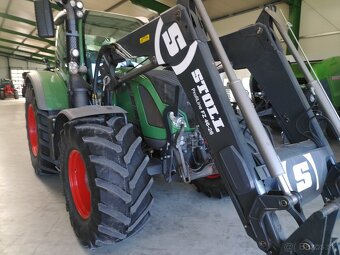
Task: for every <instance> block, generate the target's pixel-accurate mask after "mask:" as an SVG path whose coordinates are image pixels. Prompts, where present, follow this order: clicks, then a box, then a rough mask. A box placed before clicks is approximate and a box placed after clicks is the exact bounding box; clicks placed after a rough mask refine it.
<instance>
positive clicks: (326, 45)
mask: <svg viewBox="0 0 340 255" xmlns="http://www.w3.org/2000/svg"><path fill="white" fill-rule="evenodd" d="M339 13H340V1H339V0H323V1H320V0H304V1H303V2H302V11H301V25H300V38H301V39H300V43H301V45H302V48H303V49H304V50H305V52H306V54H307V56H308V57H309V58H310V59H311V60H318V59H324V58H328V57H333V56H340V34H336V35H324V36H319V37H314V38H306V37H310V36H316V35H320V34H324V33H332V32H336V33H337V32H339V33H340V15H339Z"/></svg>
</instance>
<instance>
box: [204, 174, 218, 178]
mask: <svg viewBox="0 0 340 255" xmlns="http://www.w3.org/2000/svg"><path fill="white" fill-rule="evenodd" d="M220 177H221V175H220V174H212V175H208V176H207V177H206V178H207V179H218V178H220Z"/></svg>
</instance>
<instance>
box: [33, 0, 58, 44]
mask: <svg viewBox="0 0 340 255" xmlns="http://www.w3.org/2000/svg"><path fill="white" fill-rule="evenodd" d="M34 10H35V18H36V21H37V28H38V35H39V37H41V38H51V37H54V36H55V30H54V23H53V14H52V8H51V4H50V1H49V0H34Z"/></svg>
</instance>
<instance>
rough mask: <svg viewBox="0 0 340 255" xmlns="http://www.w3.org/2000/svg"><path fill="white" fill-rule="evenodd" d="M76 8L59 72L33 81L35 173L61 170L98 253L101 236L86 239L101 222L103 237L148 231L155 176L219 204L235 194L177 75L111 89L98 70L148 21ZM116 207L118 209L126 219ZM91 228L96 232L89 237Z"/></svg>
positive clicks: (62, 33) (63, 34)
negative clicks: (109, 49) (106, 50)
mask: <svg viewBox="0 0 340 255" xmlns="http://www.w3.org/2000/svg"><path fill="white" fill-rule="evenodd" d="M71 2H72V1H71ZM78 5H80V7H79V6H78ZM67 6H68V7H70V4H69V3H68V4H66V7H67ZM71 8H72V9H73V7H71ZM74 9H75V12H76V13H79V12H81V13H82V14H81V15H82V16H81V17H74V24H72V25H73V27H71V28H70V27H68V26H71V25H70V24H68V23H67V22H66V21H67V17H68V16H67V14H66V12H61V13H59V14H58V16H57V17H56V18H55V20H54V24H55V25H57V32H56V53H55V54H56V59H55V64H56V67H55V69H54V70H52V69H51V70H44V71H31V72H30V73H28V74H27V76H26V79H25V88H26V91H25V96H26V122H27V137H28V141H29V148H30V154H31V161H32V165H33V167H34V170H35V172H36V174H38V175H43V174H51V173H57V172H60V174H61V176H62V181H63V185H64V191H65V196H66V203H67V209H68V211H69V213H70V218H71V222H72V225H73V226H74V228H75V231H76V233H77V235H78V236H79V237H80V239H81V240H86V241H85V243H86V244H88V245H89V244H90V245H99V243H97V242H95V241H94V238H95V237H94V236H91V237H89V236H83V235H84V233H90V232H93V231H92V230H91V228H93V227H94V226H93V224H95V222H97V221H98V220H99V219H100V218H102V225H101V227H102V229H99V231H101V232H103V233H106V232H107V231H108V230H107V228H106V227H105V225H106V224H109V222H112V221H114V220H118V221H119V223H117V225H116V227H117V229H121V228H122V227H123V226H129V228H128V230H125V233H124V234H120V235H119V236H117V239H124V238H125V237H126V236H128V235H131V234H133V233H134V232H136V231H137V230H138V229H140V227H141V226H142V225H144V223H145V222H146V221H147V219H148V217H149V209H150V205H151V203H152V197H151V195H150V193H149V190H150V188H151V185H152V182H153V179H152V177H151V176H152V175H155V174H163V175H164V178H165V180H166V182H171V181H172V180H175V181H183V182H186V183H192V184H194V185H195V186H196V187H197V190H198V191H200V192H203V193H205V194H206V195H208V196H211V197H217V198H222V197H223V196H226V195H227V191H226V187H225V185H224V183H223V181H222V179H221V177H220V175H219V173H218V172H217V170H216V168H215V167H214V164H213V162H212V157H211V155H210V153H209V146H208V144H207V142H206V140H205V139H204V138H203V136H202V134H201V132H200V129H199V127H198V124H197V121H196V120H195V116H194V113H193V110H192V107H191V105H190V103H189V102H188V99H187V97H186V96H185V94H184V92H183V89H182V87H181V85H180V83H179V81H178V79H177V78H176V75H175V74H174V72H173V71H170V70H167V68H166V67H165V68H158V69H157V70H152V71H149V72H147V73H145V74H144V75H141V76H137V77H135V78H134V79H131V80H129V81H126V82H124V83H122V84H121V86H119V87H118V88H115V89H114V90H112V88H111V86H112V85H110V84H108V83H107V82H108V81H106V80H105V78H103V79H102V77H101V76H100V72H102V73H104V72H105V70H101V69H96V61H97V59H98V55H99V54H100V49H101V48H102V47H103V46H105V45H110V44H112V43H114V42H116V41H118V40H119V39H121V38H122V37H124V36H126V35H127V34H129V33H130V32H132V31H134V30H135V29H137V28H139V27H141V26H142V25H143V24H144V23H143V22H142V21H141V20H139V19H137V18H133V17H127V16H122V15H118V14H113V13H103V12H98V11H89V10H86V11H84V10H83V6H82V4H81V2H80V1H78V2H77V6H75V7H74ZM70 29H71V31H73V30H72V29H76V31H77V33H78V35H79V40H77V43H75V44H72V43H74V42H72V40H71V39H70V38H67V35H68V33H67V31H70ZM73 59H77V61H79V64H77V62H75V61H73ZM147 61H149V60H148V59H145V58H131V59H130V60H124V61H122V62H121V63H119V66H118V68H117V70H116V75H117V76H118V77H119V76H122V75H124V74H128V73H129V72H131V71H132V70H141V69H143V65H144V64H146V63H147ZM103 62H105V59H104V60H103ZM103 62H101V63H100V64H99V65H102V63H103ZM149 62H150V61H149ZM96 70H97V71H96ZM96 72H97V73H96ZM98 73H99V74H98ZM108 91H109V93H107V92H108ZM80 105H82V106H84V105H88V107H86V106H85V107H82V108H79V107H78V106H80ZM103 105H106V107H102V106H103ZM96 106H97V107H96ZM176 147H178V148H181V149H180V150H178V149H174V148H176ZM111 204H114V205H115V204H116V205H118V209H117V211H115V210H113V209H112V207H110V205H111ZM90 215H93V216H91V217H90ZM96 224H97V223H96ZM84 227H85V228H88V231H84V233H83V232H81V230H82V229H83V228H84ZM110 234H111V235H115V233H110Z"/></svg>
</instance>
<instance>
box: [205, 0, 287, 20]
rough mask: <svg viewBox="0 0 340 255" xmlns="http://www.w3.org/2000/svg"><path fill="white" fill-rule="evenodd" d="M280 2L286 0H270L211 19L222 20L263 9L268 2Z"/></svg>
mask: <svg viewBox="0 0 340 255" xmlns="http://www.w3.org/2000/svg"><path fill="white" fill-rule="evenodd" d="M281 2H287V0H272V1H271V2H269V3H268V4H265V5H256V6H253V7H250V8H248V9H246V10H242V11H238V12H234V13H230V14H227V15H223V16H221V17H217V18H214V19H211V21H212V22H216V21H220V20H223V19H227V18H230V17H234V16H238V15H241V14H245V13H248V12H251V11H255V10H258V9H263V8H264V7H265V6H266V5H269V4H278V3H281Z"/></svg>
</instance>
